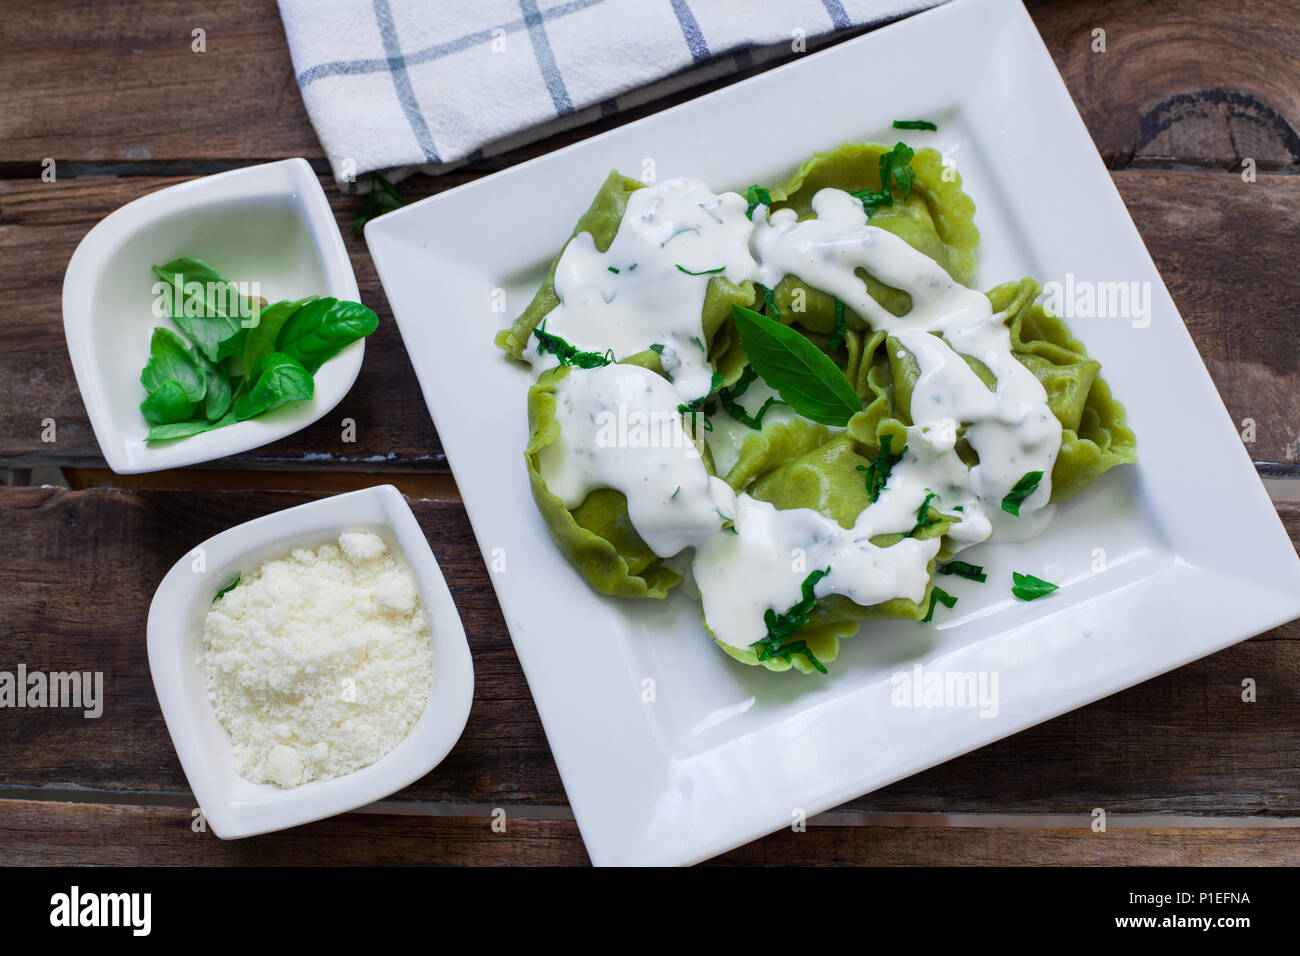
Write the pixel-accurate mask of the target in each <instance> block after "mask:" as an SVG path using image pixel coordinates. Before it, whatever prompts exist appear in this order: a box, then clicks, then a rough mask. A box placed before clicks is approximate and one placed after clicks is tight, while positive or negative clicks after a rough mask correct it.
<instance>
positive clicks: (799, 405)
mask: <svg viewBox="0 0 1300 956" xmlns="http://www.w3.org/2000/svg"><path fill="white" fill-rule="evenodd" d="M731 313H732V316H733V319H734V321H735V323H736V331H737V332H738V333H739V335H740V344H741V347H742V348H744V350H745V354H746V355H748V356H749V361H750V364H751V365H752V366H753V367H754V371H755V372H757V373H758V374H759V375H760V376H761V377H762V379H763V381H765V382H767V384H768V385H770V386H771V387H772V388H773V389H775V390H776V392H777V393H778V394H779V395H780V396H781V398H782V400H783V401H785V402H786V403H787V404H789V406H790V407H791V408H793V409H794V410H795V411H796V412H798V413H799V414H800V415H802V416H803V417H804V418H809V419H811V420H813V421H815V422H818V423H819V424H822V425H837V426H842V425H847V424H848V421H849V419H850V418H852V417H853V416H854V415H856V414H857V413H858V412H860V411H862V399H861V398H859V397H858V393H857V392H855V391H854V390H853V386H852V385H850V384H849V380H848V379H847V378H845V377H844V373H843V372H842V371H841V370H840V368H839V367H838V366H837V365H836V364H835V363H834V362H832V361H831V360H830V359H829V358H827V357H826V355H825V353H823V352H822V351H821V349H819V348H817V346H815V345H813V344H812V342H810V341H808V340H807V339H806V338H804V337H803V336H802V335H800V334H799V333H798V332H796V331H795V330H794V329H791V328H788V327H787V326H784V325H782V324H781V323H780V322H777V321H776V320H775V319H770V318H768V317H767V316H764V315H760V314H759V313H757V312H755V311H753V310H752V309H746V308H743V307H741V306H739V305H733V306H732V307H731Z"/></svg>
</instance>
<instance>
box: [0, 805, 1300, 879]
mask: <svg viewBox="0 0 1300 956" xmlns="http://www.w3.org/2000/svg"><path fill="white" fill-rule="evenodd" d="M491 822H492V821H491V819H490V818H487V817H449V816H448V817H443V816H423V815H412V816H405V815H398V816H388V815H382V814H371V813H365V814H346V815H344V816H341V817H334V818H333V819H330V820H323V821H321V822H319V823H312V824H308V825H307V826H303V827H298V828H295V829H293V830H287V831H282V832H280V833H271V834H266V835H264V836H260V837H253V838H251V839H247V840H237V841H232V842H226V841H222V840H218V839H217V838H216V837H214V836H213V835H212V834H211V833H209V832H195V830H194V828H193V826H194V818H193V816H192V813H191V811H190V810H187V809H184V808H176V807H137V806H108V805H103V804H84V803H83V804H67V803H48V802H37V801H27V800H0V865H3V866H58V865H62V866H77V865H86V864H90V863H93V864H96V865H100V866H240V865H258V866H294V865H299V866H302V865H308V866H336V865H337V866H394V865H417V866H418V865H450V866H467V865H468V866H507V865H547V866H581V865H585V864H586V863H588V862H589V861H588V858H587V854H586V851H585V849H584V848H583V846H582V840H581V838H580V836H579V834H578V828H577V826H576V825H575V824H574V823H573V822H572V821H568V820H528V819H512V818H509V817H507V818H506V829H505V832H504V833H502V832H496V831H494V830H493V829H492V826H491ZM1298 859H1300V830H1297V829H1293V828H1281V827H1279V828H1268V829H1260V828H1258V827H1195V828H1193V827H1188V828H1167V829H1157V828H1151V829H1146V828H1143V829H1119V828H1111V829H1110V830H1108V831H1107V832H1105V833H1093V832H1092V831H1091V830H1089V829H1086V828H1078V829H1053V828H1048V827H1042V828H1039V827H1034V826H1032V825H1029V826H1018V827H945V826H851V827H839V826H812V827H809V828H808V829H807V830H806V831H804V832H800V833H795V832H791V831H789V830H783V831H781V832H779V833H774V834H772V835H771V836H768V837H764V838H763V839H761V840H756V841H754V842H753V843H750V844H747V845H746V846H743V847H740V848H739V849H736V850H733V851H731V852H730V853H726V854H723V855H722V856H720V857H717V858H716V859H714V860H711V861H709V865H711V866H827V865H831V866H863V865H870V866H1025V865H1030V866H1035V865H1036V866H1119V865H1123V866H1172V865H1176V866H1267V865H1274V866H1280V865H1294V864H1295V863H1296V861H1297V860H1298Z"/></svg>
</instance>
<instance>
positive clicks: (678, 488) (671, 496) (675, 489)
mask: <svg viewBox="0 0 1300 956" xmlns="http://www.w3.org/2000/svg"><path fill="white" fill-rule="evenodd" d="M681 490H682V486H681V485H678V486H677V487H676V488H674V489H673V493H672V494H671V495H669V496H668V497H669V498H676V497H677V492H679V491H681Z"/></svg>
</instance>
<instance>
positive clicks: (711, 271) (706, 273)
mask: <svg viewBox="0 0 1300 956" xmlns="http://www.w3.org/2000/svg"><path fill="white" fill-rule="evenodd" d="M677 268H678V269H680V270H681V271H682V272H685V273H686V274H687V275H688V276H711V275H715V274H717V273H719V272H726V271H727V267H726V266H718V267H717V268H716V269H701V270H700V271H699V272H692V271H691V270H690V269H688V268H686V267H685V266H684V265H681V264H680V263H678V264H677Z"/></svg>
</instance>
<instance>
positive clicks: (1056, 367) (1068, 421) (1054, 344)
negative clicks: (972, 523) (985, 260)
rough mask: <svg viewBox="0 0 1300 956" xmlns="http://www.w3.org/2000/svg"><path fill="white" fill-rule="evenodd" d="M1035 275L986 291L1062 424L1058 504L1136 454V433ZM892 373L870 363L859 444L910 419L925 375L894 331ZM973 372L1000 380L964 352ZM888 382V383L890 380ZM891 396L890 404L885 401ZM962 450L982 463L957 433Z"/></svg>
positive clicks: (888, 347) (871, 442)
mask: <svg viewBox="0 0 1300 956" xmlns="http://www.w3.org/2000/svg"><path fill="white" fill-rule="evenodd" d="M1038 292H1039V285H1038V283H1037V282H1036V281H1034V280H1033V279H1022V280H1020V281H1018V282H1007V283H1004V284H1002V285H1000V286H998V287H997V288H995V289H993V290H992V291H990V292H989V293H988V297H989V300H990V302H991V303H992V306H993V311H994V312H995V313H1002V314H1005V316H1006V319H1005V321H1006V323H1007V325H1008V328H1009V330H1010V334H1011V349H1012V353H1013V354H1014V355H1015V357H1016V360H1017V361H1019V362H1020V364H1021V365H1023V366H1025V368H1027V369H1029V371H1030V372H1032V373H1033V374H1034V377H1035V378H1037V379H1038V380H1039V382H1041V383H1042V385H1043V388H1044V390H1046V392H1047V403H1048V407H1049V408H1050V409H1051V411H1052V414H1053V415H1055V416H1056V419H1057V420H1058V421H1059V422H1060V423H1061V450H1060V454H1058V455H1057V458H1056V465H1055V466H1054V467H1053V469H1052V497H1051V500H1052V501H1053V502H1060V501H1065V500H1067V499H1069V498H1072V497H1074V496H1075V495H1077V494H1078V493H1079V492H1081V491H1083V490H1084V489H1085V488H1087V487H1088V485H1090V484H1092V482H1094V481H1095V480H1096V479H1097V478H1099V477H1100V476H1101V475H1102V473H1103V472H1105V471H1107V470H1108V469H1110V468H1113V467H1114V466H1115V465H1120V464H1125V463H1131V462H1134V461H1136V460H1137V437H1136V436H1135V435H1134V434H1133V430H1132V429H1130V428H1129V427H1128V426H1127V425H1126V424H1125V414H1124V406H1123V405H1122V404H1121V403H1120V402H1118V401H1116V400H1115V399H1114V398H1112V397H1111V394H1110V387H1109V386H1108V385H1107V384H1106V381H1105V380H1104V379H1103V378H1102V377H1101V376H1100V374H1099V373H1100V371H1101V363H1100V362H1098V361H1097V360H1096V359H1093V358H1090V357H1089V356H1088V352H1087V349H1086V348H1085V347H1084V345H1083V343H1082V342H1080V341H1079V340H1078V339H1076V338H1074V336H1073V335H1072V334H1071V333H1070V329H1069V327H1068V326H1067V325H1066V324H1065V323H1064V322H1063V321H1061V320H1060V319H1059V318H1056V317H1053V316H1049V315H1048V314H1047V313H1046V312H1045V311H1044V309H1043V305H1042V303H1041V302H1040V301H1039V299H1038ZM881 352H882V358H880V359H877V363H880V362H882V361H883V363H884V364H886V365H887V366H888V368H887V371H886V370H885V369H884V368H882V367H881V366H880V364H876V365H875V366H874V368H873V371H874V376H875V381H876V383H877V387H876V388H875V390H874V391H875V393H876V394H877V395H879V396H881V398H880V399H879V400H878V402H876V403H873V404H872V405H870V406H868V408H867V409H865V410H864V411H863V412H861V413H859V414H858V415H856V416H854V418H853V420H852V421H851V422H850V423H849V429H848V430H849V433H850V434H851V435H853V437H854V438H856V439H857V440H858V441H859V442H860V443H862V444H864V445H867V446H869V447H872V448H876V447H879V445H878V433H879V432H880V430H881V429H882V427H883V426H884V425H885V423H886V422H887V421H889V420H890V418H891V417H892V418H896V420H897V421H899V422H903V423H911V422H912V415H911V397H912V389H913V388H914V386H915V385H916V381H917V379H918V378H919V376H920V369H919V367H918V366H917V364H916V359H915V358H913V357H912V354H911V353H910V352H909V351H908V350H907V349H906V348H905V347H904V346H902V345H901V344H900V343H899V342H898V340H896V339H894V338H893V337H887V338H886V339H885V342H884V348H883V349H882V350H881ZM962 358H963V359H965V360H966V363H967V364H968V365H969V366H970V367H971V370H972V371H973V372H974V373H975V374H976V375H978V376H979V378H980V379H981V381H983V382H984V384H985V385H986V386H988V387H989V389H990V390H992V389H994V388H996V387H997V379H996V378H995V377H994V375H993V374H992V373H991V372H990V371H989V370H988V369H987V368H986V367H985V366H984V364H983V363H982V362H980V361H979V360H978V359H975V358H972V357H971V356H969V355H963V356H962ZM886 383H887V384H886ZM885 396H888V402H886V401H885V398H884V397H885ZM957 451H958V454H960V455H961V458H962V460H963V461H965V462H966V464H968V465H973V464H975V463H976V462H977V461H978V456H977V455H976V454H975V452H974V450H973V449H972V448H971V447H970V446H969V445H968V444H967V443H966V442H965V440H964V439H959V440H958V443H957Z"/></svg>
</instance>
